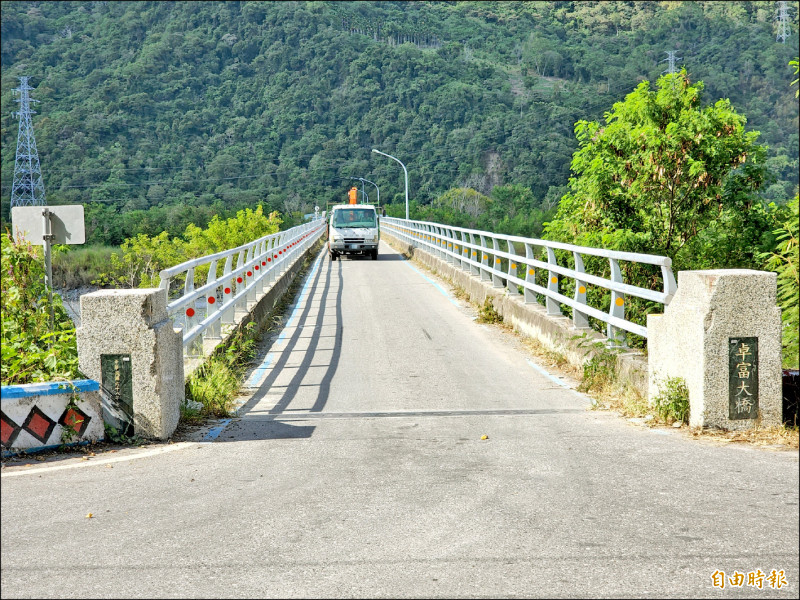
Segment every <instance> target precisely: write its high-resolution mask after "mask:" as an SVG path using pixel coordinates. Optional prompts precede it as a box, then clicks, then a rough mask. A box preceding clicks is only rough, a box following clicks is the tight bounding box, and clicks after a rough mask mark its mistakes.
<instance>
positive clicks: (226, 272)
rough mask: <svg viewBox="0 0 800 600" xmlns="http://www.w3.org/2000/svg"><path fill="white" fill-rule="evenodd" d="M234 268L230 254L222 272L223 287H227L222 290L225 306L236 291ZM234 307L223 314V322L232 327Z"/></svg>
mask: <svg viewBox="0 0 800 600" xmlns="http://www.w3.org/2000/svg"><path fill="white" fill-rule="evenodd" d="M232 268H233V254H230V255H229V256H228V258H226V259H225V268H224V269H223V271H222V280H223V285H224V286H225V287H224V288H223V290H222V294H223V295H222V298H223V304H225V303H226V302H228V300H230V299H231V298H232V297H233V290H234V289H235V282H234V279H233V278H232V277H231V276H230V274H231V270H232ZM234 310H235V309H234V306H233V305H231V306H229V307H228V308H226V309H225V311H224V312H223V313H222V317H221V321H222V322H223V323H225V324H226V325H232V324H233V323H234Z"/></svg>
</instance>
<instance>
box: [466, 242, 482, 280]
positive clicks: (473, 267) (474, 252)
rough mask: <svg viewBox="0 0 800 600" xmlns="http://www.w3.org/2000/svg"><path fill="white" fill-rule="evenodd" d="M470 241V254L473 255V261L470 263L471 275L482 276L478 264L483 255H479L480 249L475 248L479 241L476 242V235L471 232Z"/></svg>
mask: <svg viewBox="0 0 800 600" xmlns="http://www.w3.org/2000/svg"><path fill="white" fill-rule="evenodd" d="M469 243H470V244H472V248H470V254H471V256H472V258H471V259H470V260H471V261H472V262H470V265H469V272H470V275H475V276H476V277H480V275H481V269H480V267H479V266H478V263H479V262H480V260H481V257H480V256H478V249H477V248H475V246H477V243H476V242H475V236H474V235H473V234H471V233H470V234H469Z"/></svg>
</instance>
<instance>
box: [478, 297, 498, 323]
mask: <svg viewBox="0 0 800 600" xmlns="http://www.w3.org/2000/svg"><path fill="white" fill-rule="evenodd" d="M478 322H479V323H502V322H503V317H502V315H501V314H500V313H499V312H497V309H496V308H495V307H494V302H492V298H491V297H490V296H487V298H486V300H484V301H483V304H482V305H479V306H478Z"/></svg>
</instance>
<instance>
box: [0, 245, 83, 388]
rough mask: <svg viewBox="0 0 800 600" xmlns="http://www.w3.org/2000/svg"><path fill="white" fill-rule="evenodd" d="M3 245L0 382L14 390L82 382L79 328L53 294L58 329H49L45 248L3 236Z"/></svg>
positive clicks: (0, 307)
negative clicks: (22, 386)
mask: <svg viewBox="0 0 800 600" xmlns="http://www.w3.org/2000/svg"><path fill="white" fill-rule="evenodd" d="M0 244H2V264H1V265H0V269H2V278H1V279H0V282H2V283H1V284H0V285H1V286H2V289H0V314H1V317H0V318H2V361H1V362H0V382H2V384H3V385H15V384H23V383H36V382H40V381H55V380H70V379H77V378H79V377H80V373H79V371H78V347H77V344H76V341H75V325H74V324H73V323H72V321H71V320H70V318H69V316H68V315H67V313H66V311H65V310H64V308H63V306H62V304H61V298H60V296H59V295H58V294H53V312H54V316H55V318H54V321H55V327H54V328H52V329H51V327H50V310H49V305H48V302H47V291H46V288H45V285H44V258H43V255H42V250H41V248H35V247H33V246H31V245H30V244H29V243H27V242H25V241H21V240H17V241H15V240H14V239H13V238H12V236H11V235H10V234H9V233H8V232H4V233H3V234H2V235H0Z"/></svg>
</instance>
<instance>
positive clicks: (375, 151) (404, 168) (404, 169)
mask: <svg viewBox="0 0 800 600" xmlns="http://www.w3.org/2000/svg"><path fill="white" fill-rule="evenodd" d="M372 151H373V152H374V153H375V154H380V155H382V156H387V157H389V158H391V159H392V160H396V161H397V162H399V163H400V166H401V167H403V172H404V173H405V175H406V221H408V170H407V169H406V166H405V165H404V164H403V163H402V162H401V161H400V159H398V158H395V157H394V156H392V155H391V154H386V153H385V152H381V151H379V150H375V148H373V149H372Z"/></svg>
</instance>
